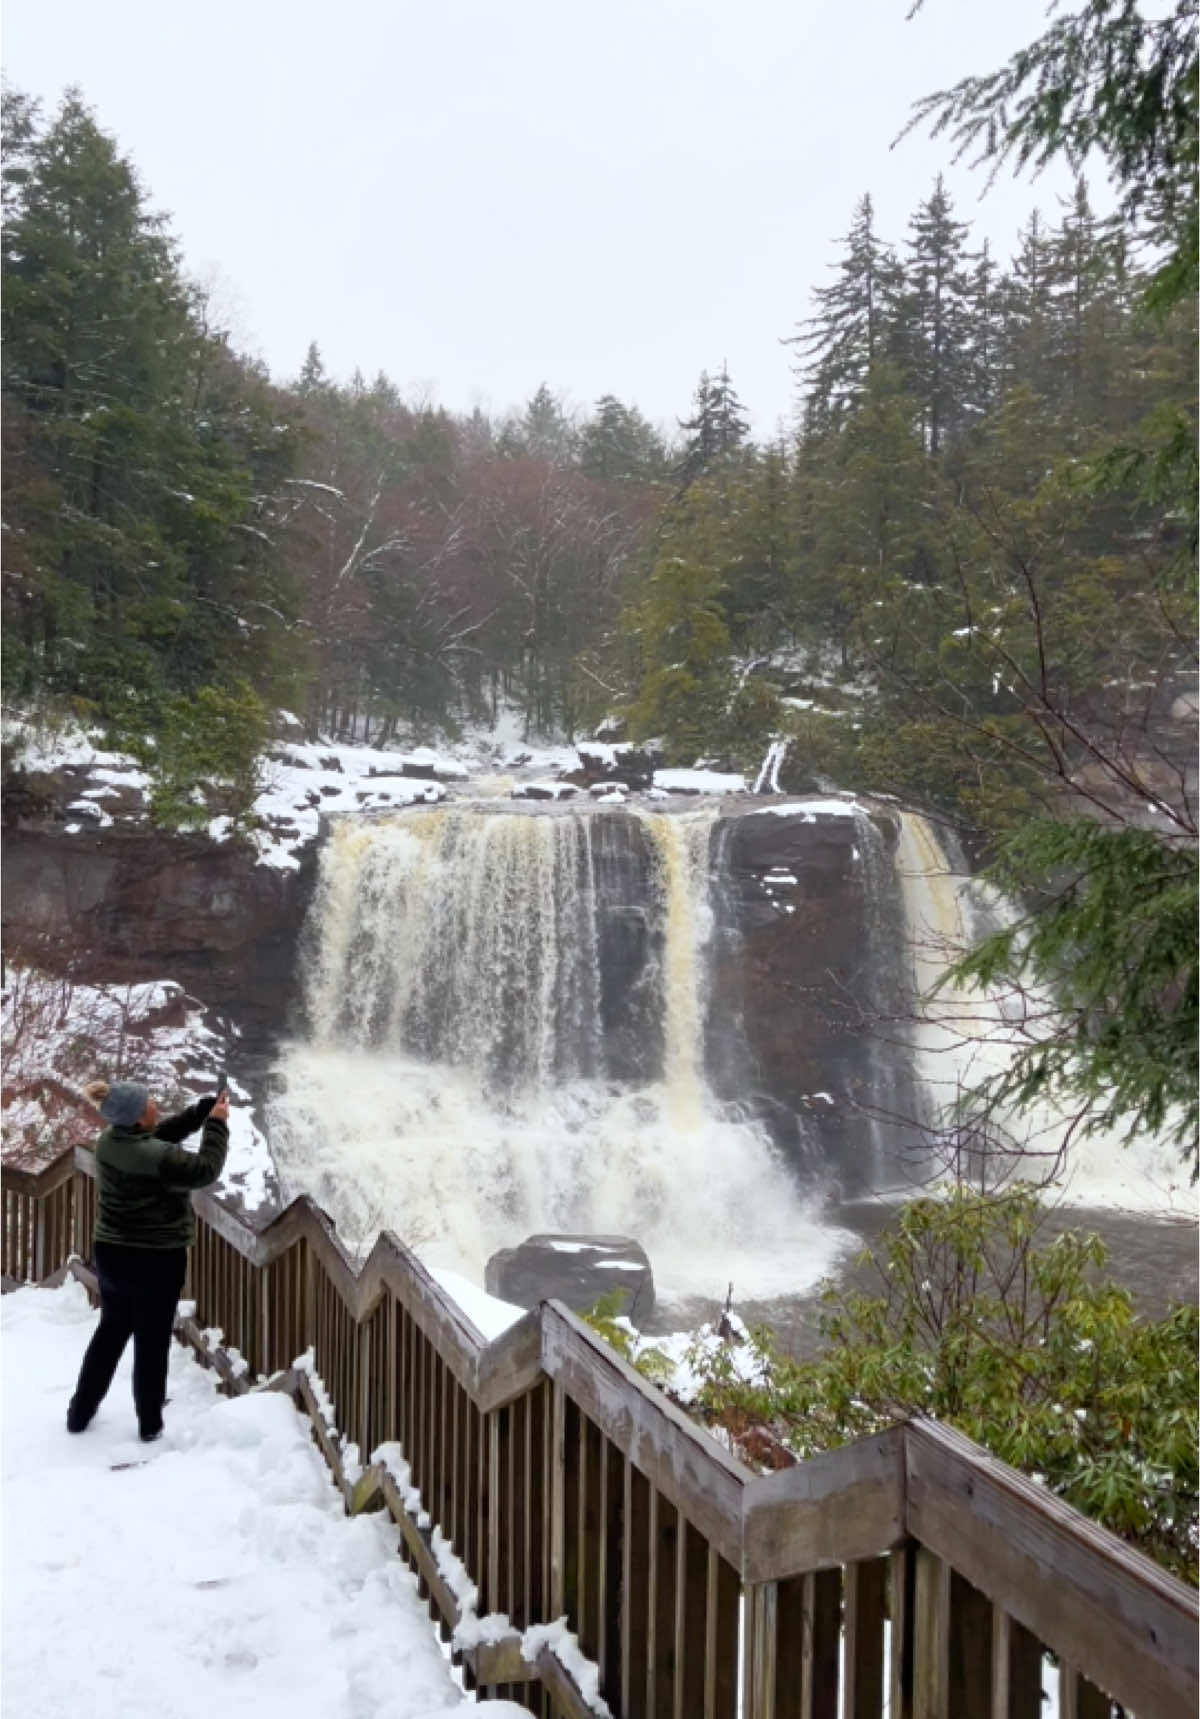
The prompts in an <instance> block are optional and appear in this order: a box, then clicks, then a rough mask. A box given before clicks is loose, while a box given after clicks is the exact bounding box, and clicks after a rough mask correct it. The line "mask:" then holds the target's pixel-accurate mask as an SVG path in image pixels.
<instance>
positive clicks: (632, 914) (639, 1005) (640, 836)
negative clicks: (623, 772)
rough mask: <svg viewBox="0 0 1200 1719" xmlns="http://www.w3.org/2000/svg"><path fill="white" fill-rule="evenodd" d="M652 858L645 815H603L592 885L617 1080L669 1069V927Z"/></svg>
mask: <svg viewBox="0 0 1200 1719" xmlns="http://www.w3.org/2000/svg"><path fill="white" fill-rule="evenodd" d="M652 864H653V860H652V856H651V854H650V851H649V846H648V843H647V840H646V833H645V830H644V828H643V826H642V825H641V823H640V822H639V821H638V819H637V818H635V817H631V816H629V815H627V814H626V813H624V812H622V811H620V810H614V811H612V812H608V813H606V814H605V815H604V816H603V817H599V818H597V820H596V823H595V826H594V831H593V835H592V867H593V878H592V880H591V885H592V887H594V889H595V892H596V903H597V914H596V942H597V955H598V960H599V967H600V1021H601V1026H602V1028H603V1034H604V1062H605V1073H606V1074H607V1075H608V1076H609V1077H610V1078H611V1079H613V1080H628V1081H635V1082H645V1081H650V1080H655V1079H657V1078H658V1075H659V1074H660V1072H661V1070H662V1063H663V1017H662V997H661V993H660V990H659V957H660V954H661V949H662V932H661V928H660V927H657V926H656V925H655V923H654V918H655V916H654V915H653V914H652V913H651V912H650V910H649V904H650V900H651V891H650V883H649V877H650V871H651V867H652Z"/></svg>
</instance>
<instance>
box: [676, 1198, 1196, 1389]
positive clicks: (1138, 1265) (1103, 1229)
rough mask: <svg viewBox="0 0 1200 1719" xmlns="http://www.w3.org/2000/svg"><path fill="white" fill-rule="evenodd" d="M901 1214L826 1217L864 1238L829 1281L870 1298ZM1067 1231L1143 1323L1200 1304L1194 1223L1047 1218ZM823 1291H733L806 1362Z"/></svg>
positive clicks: (704, 1306) (873, 1208)
mask: <svg viewBox="0 0 1200 1719" xmlns="http://www.w3.org/2000/svg"><path fill="white" fill-rule="evenodd" d="M895 1211H896V1207H895V1205H894V1204H892V1203H891V1202H888V1201H882V1200H856V1201H852V1202H847V1203H845V1204H842V1205H837V1206H831V1207H830V1208H829V1209H828V1211H827V1213H826V1217H827V1220H828V1222H829V1223H830V1224H836V1225H837V1226H838V1227H839V1228H840V1229H843V1230H847V1231H849V1232H850V1233H851V1234H853V1235H855V1236H856V1237H858V1238H859V1242H860V1245H859V1246H857V1247H855V1248H851V1249H847V1250H846V1252H845V1253H843V1255H842V1256H841V1258H840V1260H839V1261H838V1262H837V1263H836V1264H835V1265H834V1266H833V1267H832V1268H831V1269H830V1271H829V1273H828V1277H827V1279H826V1281H830V1282H833V1283H836V1284H838V1285H841V1286H846V1287H856V1288H861V1289H864V1290H868V1291H869V1290H870V1289H871V1288H872V1286H873V1284H874V1283H877V1282H878V1278H877V1276H876V1274H875V1273H874V1272H873V1271H872V1270H871V1268H870V1267H864V1266H862V1265H861V1264H860V1263H859V1255H860V1254H861V1252H862V1251H863V1249H865V1248H868V1247H870V1246H872V1244H873V1243H874V1242H875V1241H876V1239H877V1238H878V1236H879V1234H880V1232H881V1231H882V1230H883V1229H884V1227H885V1226H886V1225H887V1223H888V1222H889V1220H890V1219H891V1218H892V1216H893V1215H894V1213H895ZM1066 1229H1078V1230H1094V1231H1097V1232H1098V1233H1099V1234H1100V1235H1101V1236H1102V1237H1103V1239H1104V1241H1105V1243H1106V1244H1107V1246H1108V1266H1107V1271H1108V1274H1109V1275H1110V1276H1112V1277H1115V1278H1116V1279H1117V1281H1118V1282H1120V1283H1123V1284H1125V1285H1126V1286H1127V1287H1128V1288H1129V1289H1130V1290H1131V1291H1132V1293H1133V1297H1134V1303H1135V1306H1136V1308H1137V1310H1138V1312H1139V1313H1140V1314H1142V1315H1144V1316H1145V1317H1147V1318H1157V1317H1159V1316H1160V1315H1161V1314H1162V1313H1164V1312H1165V1311H1166V1308H1167V1307H1168V1305H1169V1304H1170V1303H1171V1302H1178V1301H1185V1302H1191V1303H1193V1304H1194V1303H1196V1302H1197V1301H1200V1226H1198V1225H1197V1224H1196V1222H1194V1221H1193V1220H1191V1219H1189V1218H1153V1217H1148V1216H1146V1215H1145V1214H1143V1213H1136V1212H1124V1211H1117V1210H1113V1209H1111V1208H1099V1207H1081V1206H1070V1207H1063V1208H1060V1209H1059V1210H1057V1211H1051V1212H1048V1213H1047V1215H1046V1218H1045V1234H1046V1237H1047V1239H1049V1238H1051V1237H1052V1236H1054V1235H1057V1234H1059V1233H1061V1232H1062V1231H1063V1230H1066ZM651 1264H652V1265H653V1260H651ZM821 1289H822V1285H814V1286H813V1287H812V1288H810V1289H808V1290H806V1291H804V1292H802V1293H801V1294H798V1295H793V1296H780V1297H778V1298H776V1299H773V1300H769V1301H751V1300H743V1299H742V1298H741V1297H739V1295H738V1292H737V1284H736V1283H735V1284H734V1285H733V1305H734V1308H735V1310H736V1311H737V1312H738V1313H739V1314H740V1316H741V1317H742V1318H743V1319H744V1320H745V1321H746V1323H747V1324H748V1325H750V1326H752V1327H753V1326H756V1325H766V1326H768V1327H769V1328H770V1329H771V1331H772V1332H773V1333H774V1334H775V1337H776V1339H777V1340H778V1342H779V1343H780V1345H781V1346H782V1348H783V1350H784V1352H785V1353H787V1354H789V1355H793V1356H795V1357H796V1358H797V1359H804V1358H806V1357H808V1356H811V1355H813V1354H814V1353H815V1352H816V1351H817V1349H818V1347H819V1345H820V1334H819V1328H818V1321H819V1315H820V1308H821ZM720 1306H721V1302H720V1301H719V1300H718V1299H713V1300H711V1301H710V1300H707V1299H701V1298H688V1299H686V1300H684V1299H680V1298H671V1299H669V1300H668V1299H663V1300H660V1302H659V1303H658V1305H657V1307H656V1308H655V1311H654V1314H653V1316H652V1317H651V1318H649V1319H647V1320H645V1321H644V1322H643V1323H644V1329H645V1330H646V1332H647V1333H649V1334H654V1333H658V1334H663V1333H666V1332H669V1331H679V1330H692V1329H694V1328H695V1327H696V1326H698V1325H701V1324H703V1323H704V1321H705V1320H708V1319H711V1318H713V1316H714V1315H715V1314H716V1313H717V1312H718V1311H719V1309H720Z"/></svg>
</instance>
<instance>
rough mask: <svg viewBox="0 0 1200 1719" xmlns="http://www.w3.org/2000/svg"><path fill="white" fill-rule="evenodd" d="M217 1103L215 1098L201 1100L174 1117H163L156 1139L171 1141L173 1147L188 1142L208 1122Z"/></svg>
mask: <svg viewBox="0 0 1200 1719" xmlns="http://www.w3.org/2000/svg"><path fill="white" fill-rule="evenodd" d="M216 1102H217V1101H216V1099H215V1098H201V1099H198V1100H197V1102H196V1103H195V1104H189V1105H188V1107H187V1109H186V1110H180V1111H177V1112H176V1114H175V1115H174V1116H165V1117H163V1119H162V1121H161V1122H158V1123H156V1124H155V1128H154V1137H155V1139H156V1140H169V1141H170V1142H171V1143H172V1145H175V1144H177V1143H178V1142H179V1141H180V1140H186V1139H187V1137H188V1135H189V1134H194V1133H195V1132H196V1130H197V1128H199V1127H200V1125H201V1124H202V1123H203V1122H204V1121H205V1120H206V1118H207V1116H208V1113H209V1111H210V1110H211V1109H212V1107H213V1105H214V1104H215V1103H216Z"/></svg>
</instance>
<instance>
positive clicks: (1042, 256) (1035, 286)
mask: <svg viewBox="0 0 1200 1719" xmlns="http://www.w3.org/2000/svg"><path fill="white" fill-rule="evenodd" d="M1017 246H1018V248H1017V253H1016V256H1015V257H1014V258H1013V262H1012V270H1011V272H1010V273H1009V274H1008V275H1007V276H1006V277H1005V281H1004V287H1003V294H1002V304H1003V310H1002V314H1003V319H1004V335H1003V342H1004V345H1003V351H1004V356H1003V360H1002V378H1003V385H1004V387H1005V388H1014V387H1022V386H1023V387H1028V388H1033V389H1035V390H1038V391H1040V390H1041V389H1043V388H1044V387H1045V385H1046V378H1047V376H1048V374H1049V371H1048V368H1047V366H1048V363H1049V358H1050V350H1051V336H1050V330H1051V323H1052V313H1051V290H1052V286H1053V279H1054V274H1053V259H1052V256H1051V251H1050V240H1049V236H1048V234H1047V232H1046V228H1045V225H1044V223H1043V221H1042V217H1041V215H1040V214H1039V213H1038V211H1037V210H1036V209H1035V210H1034V212H1033V214H1032V215H1031V216H1030V217H1029V220H1028V221H1027V222H1026V224H1025V226H1024V227H1022V228H1021V230H1020V232H1019V234H1018V235H1017Z"/></svg>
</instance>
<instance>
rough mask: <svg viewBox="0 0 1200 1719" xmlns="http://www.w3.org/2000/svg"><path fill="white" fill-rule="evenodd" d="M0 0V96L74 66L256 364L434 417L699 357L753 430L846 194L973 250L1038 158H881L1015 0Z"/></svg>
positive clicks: (680, 406)
mask: <svg viewBox="0 0 1200 1719" xmlns="http://www.w3.org/2000/svg"><path fill="white" fill-rule="evenodd" d="M907 9H908V0H807V3H805V0H603V4H601V3H599V0H591V3H590V4H588V5H581V4H577V3H575V0H505V3H504V4H501V3H500V0H424V3H423V4H420V5H416V4H413V3H412V0H388V3H384V0H341V3H340V4H328V3H326V4H321V5H318V4H316V3H315V0H239V3H236V4H235V3H233V0H209V3H208V4H207V5H206V6H204V7H199V6H190V5H184V4H179V3H178V0H8V3H7V5H6V6H5V10H4V23H5V31H4V59H5V64H6V69H7V73H8V76H9V78H10V79H11V81H12V82H13V83H15V84H16V85H17V86H18V87H19V88H22V89H27V90H31V91H33V92H34V93H36V94H38V95H41V96H43V97H45V98H47V99H48V100H49V101H50V102H51V103H53V102H54V101H56V100H57V97H58V95H59V94H60V93H61V91H62V89H63V88H64V87H65V86H66V85H67V84H70V83H78V84H79V85H81V86H82V88H83V91H84V93H85V95H86V96H87V98H88V99H89V101H91V102H92V104H93V105H94V106H95V108H96V110H97V113H98V116H99V119H100V121H101V123H102V124H103V125H104V126H105V127H106V128H107V129H108V130H110V131H112V132H114V133H115V134H116V135H117V137H118V139H119V140H120V143H121V145H122V147H123V148H124V150H125V151H126V152H127V153H128V154H130V155H131V156H132V157H133V159H134V161H135V162H136V164H137V166H138V168H139V170H140V172H141V174H142V177H143V179H144V181H145V183H146V185H147V186H148V187H149V190H150V192H151V194H152V197H153V199H154V202H155V204H156V206H158V207H160V208H162V209H166V210H169V211H170V212H171V214H172V216H173V220H174V228H175V232H176V234H177V236H178V237H179V239H180V240H181V242H182V245H183V250H184V255H185V258H186V260H187V263H188V266H189V267H190V268H191V269H192V270H193V271H194V272H196V273H199V274H202V275H203V274H206V273H208V272H209V271H211V270H214V269H215V270H216V271H217V273H218V275H219V278H220V279H221V281H222V282H223V283H224V285H225V298H226V302H227V303H229V304H231V305H232V306H233V308H235V310H236V313H237V314H236V318H235V322H236V330H237V334H238V336H239V343H240V344H241V345H242V346H244V347H246V348H249V349H250V350H253V351H255V352H258V353H260V354H261V355H262V357H264V358H265V359H266V361H267V363H268V364H269V365H270V367H271V369H272V371H273V373H274V374H275V375H276V376H278V377H286V376H292V375H295V373H296V372H297V371H298V369H299V367H300V364H301V362H302V360H303V357H304V352H305V348H306V347H307V344H308V342H309V340H311V339H314V338H315V339H316V340H318V341H319V343H320V346H321V350H322V352H323V354H324V356H325V360H326V364H327V366H328V368H329V369H330V370H331V371H332V372H333V373H334V374H336V375H339V376H348V375H349V374H350V373H351V372H352V370H353V369H354V367H355V365H360V366H361V367H362V369H363V370H364V372H366V373H367V374H368V376H369V375H371V374H373V373H374V372H375V371H376V370H378V369H381V368H382V369H384V370H386V371H387V372H388V374H389V375H390V376H392V378H393V379H394V380H395V381H397V382H398V383H400V384H401V385H403V386H404V387H405V388H407V389H410V390H412V391H414V392H418V393H419V392H428V393H431V394H432V395H434V396H435V397H436V399H438V400H439V401H441V402H443V403H444V404H446V405H448V406H450V407H453V408H456V409H466V408H470V407H471V406H473V405H475V404H481V405H483V406H484V407H485V408H490V409H493V410H500V409H503V408H504V407H506V406H508V405H510V404H513V403H515V402H520V401H522V400H523V399H525V398H526V397H527V396H528V395H529V394H530V393H532V391H533V390H534V388H536V386H537V385H538V383H539V382H540V381H542V380H545V381H548V382H549V383H550V384H551V386H552V387H554V388H555V389H557V390H560V391H562V392H563V393H564V394H565V395H566V396H567V398H568V400H569V402H571V403H572V404H574V405H576V406H579V407H587V406H588V405H590V403H591V402H592V401H593V400H595V398H596V397H597V396H598V395H599V394H602V393H605V392H611V393H615V394H617V395H619V396H621V397H622V398H624V399H626V400H633V401H636V402H637V403H638V404H639V405H640V406H641V407H642V409H643V411H645V412H646V413H647V414H648V415H649V416H650V417H651V418H653V419H655V420H659V421H670V420H671V419H673V418H674V417H676V416H677V415H679V414H681V413H683V412H685V411H686V408H687V405H688V402H689V399H690V396H691V393H692V390H693V388H694V386H695V383H696V379H697V377H698V375H699V372H700V370H701V369H702V368H706V367H707V368H709V369H715V368H717V367H719V366H720V364H721V361H722V359H728V362H729V368H730V373H731V375H732V377H733V380H734V383H735V385H736V386H737V388H738V390H739V392H740V394H741V395H742V398H743V400H744V401H745V402H746V404H747V406H748V407H749V409H750V411H751V413H752V416H753V418H754V422H755V427H756V429H757V430H758V431H759V432H760V433H762V434H768V433H770V432H771V430H772V429H773V427H774V425H775V423H776V421H777V420H779V419H780V418H786V417H787V416H788V415H789V413H790V409H791V405H792V400H793V387H792V382H791V377H790V374H789V356H790V355H789V353H788V352H787V350H786V349H785V348H783V347H781V346H780V344H779V337H780V336H781V335H786V334H788V333H789V332H791V330H792V328H793V326H794V324H795V322H796V321H797V319H798V318H800V317H802V316H804V315H805V314H807V310H808V293H809V291H810V289H811V287H812V286H813V285H814V284H816V283H818V282H820V281H821V280H822V279H824V278H825V272H826V267H827V264H828V263H829V262H830V261H831V259H832V258H833V257H834V256H835V254H836V251H837V245H836V240H837V238H838V237H839V235H841V234H843V233H844V232H845V231H846V228H847V225H848V223H849V219H850V215H851V211H852V209H853V206H854V204H855V202H856V201H857V199H858V198H859V197H860V196H861V195H862V193H863V192H864V191H866V190H870V191H871V192H872V194H873V195H874V197H875V201H876V208H877V211H878V218H879V225H880V229H881V231H883V232H884V233H885V234H887V235H889V236H894V237H896V238H900V237H902V236H903V233H904V229H905V226H906V223H907V220H908V217H909V215H910V214H911V212H912V210H913V208H914V207H915V205H916V203H917V202H918V200H919V199H921V198H923V197H925V196H927V195H928V192H929V190H930V187H931V185H932V182H933V178H934V176H935V174H936V173H937V171H938V169H939V168H940V167H945V168H946V169H947V176H948V182H949V184H950V186H951V190H952V192H953V194H954V196H955V199H956V202H957V204H958V212H959V214H960V215H961V216H963V217H965V218H969V219H971V220H972V221H974V222H975V234H976V236H977V237H979V236H982V235H983V234H984V233H987V234H989V235H990V236H991V237H992V239H993V240H994V241H995V242H996V243H997V244H998V245H999V246H1000V248H1001V250H1002V252H1003V253H1004V255H1005V256H1007V254H1008V247H1009V245H1010V242H1011V240H1012V237H1013V235H1014V233H1015V231H1016V228H1017V226H1018V224H1019V223H1020V222H1021V221H1022V220H1023V219H1024V217H1025V216H1026V214H1027V213H1028V211H1029V210H1030V208H1032V207H1033V206H1034V204H1035V203H1038V204H1040V205H1041V206H1042V207H1043V208H1045V209H1046V210H1047V212H1054V213H1056V212H1057V204H1056V196H1057V195H1058V194H1061V193H1062V192H1064V191H1065V189H1066V178H1065V175H1059V176H1057V177H1056V178H1053V179H1051V178H1049V177H1047V178H1046V179H1044V180H1042V181H1041V182H1039V183H1038V184H1037V185H1030V184H1029V183H1015V184H1014V183H1013V181H1011V180H1010V179H1007V178H1006V179H1005V181H1004V182H1003V183H1001V184H999V185H998V186H997V187H996V188H995V189H994V190H993V191H992V192H991V193H990V195H989V196H988V197H987V199H986V200H985V201H984V202H982V203H980V202H979V196H980V193H981V192H982V189H983V176H982V175H981V174H979V173H976V174H974V175H972V174H970V173H969V172H968V171H967V170H966V168H965V167H962V168H959V169H950V168H949V165H948V149H947V148H946V146H945V145H943V144H940V143H939V144H932V143H930V142H928V141H927V140H926V139H925V138H919V137H915V136H914V137H911V138H909V139H908V140H907V141H906V142H904V143H903V144H901V145H900V146H899V147H898V148H897V149H895V150H891V149H889V145H890V144H891V142H892V139H893V138H894V137H895V136H896V134H897V132H899V130H900V129H901V127H902V126H903V124H904V122H905V119H906V116H907V114H908V111H909V107H910V104H911V103H912V102H913V101H914V100H915V99H916V98H917V97H918V96H920V95H922V94H923V93H925V92H926V91H928V90H929V89H931V88H936V87H938V86H941V85H944V84H946V83H948V82H951V81H952V80H954V79H955V78H956V77H958V76H960V75H962V74H963V73H965V72H968V71H976V70H986V69H990V68H991V67H992V66H993V65H995V64H997V63H999V61H1000V60H1001V59H1003V58H1006V57H1007V55H1008V54H1009V53H1010V52H1011V51H1012V49H1013V48H1015V47H1017V46H1019V45H1020V44H1021V43H1022V42H1024V41H1027V40H1029V39H1030V38H1031V37H1033V36H1034V35H1036V34H1038V33H1040V30H1041V29H1042V28H1043V26H1044V20H1045V0H1006V4H1004V5H1003V6H1001V5H997V4H989V3H987V0H926V3H925V5H924V7H923V9H922V11H920V12H919V13H918V14H917V16H916V17H915V18H914V19H913V20H912V21H911V22H906V19H905V14H906V11H907Z"/></svg>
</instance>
